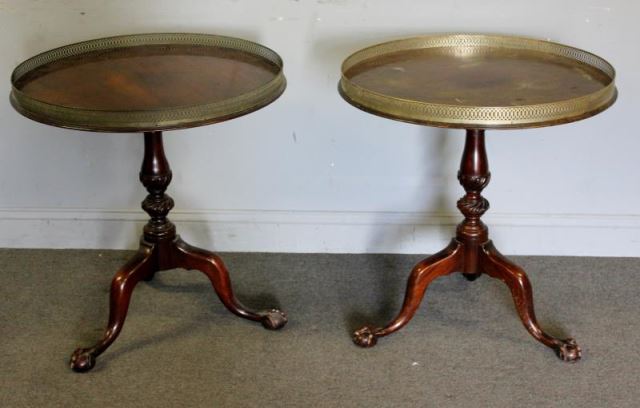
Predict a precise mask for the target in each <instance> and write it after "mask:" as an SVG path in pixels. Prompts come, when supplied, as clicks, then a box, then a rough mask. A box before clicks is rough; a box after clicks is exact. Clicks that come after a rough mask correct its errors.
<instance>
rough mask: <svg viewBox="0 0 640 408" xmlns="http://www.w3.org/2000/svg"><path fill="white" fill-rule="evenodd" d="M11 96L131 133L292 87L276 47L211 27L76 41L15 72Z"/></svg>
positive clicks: (21, 106) (36, 114) (70, 121)
mask: <svg viewBox="0 0 640 408" xmlns="http://www.w3.org/2000/svg"><path fill="white" fill-rule="evenodd" d="M12 84H13V89H12V92H11V102H12V104H13V106H14V107H15V108H16V109H17V110H18V111H19V112H20V113H22V114H23V115H25V116H27V117H29V118H31V119H34V120H36V121H39V122H43V123H47V124H50V125H54V126H60V127H67V128H74V129H83V130H91V131H109V132H130V131H154V130H167V129H176V128H188V127H194V126H199V125H203V124H208V123H214V122H219V121H222V120H227V119H231V118H234V117H237V116H240V115H243V114H246V113H249V112H252V111H254V110H256V109H259V108H261V107H263V106H265V105H267V104H269V103H271V102H272V101H274V100H275V99H277V98H278V97H279V96H280V95H281V94H282V92H283V91H284V88H285V86H286V81H285V78H284V75H283V72H282V60H281V59H280V57H279V56H278V55H277V54H276V53H275V52H274V51H272V50H270V49H268V48H266V47H263V46H261V45H259V44H256V43H253V42H250V41H245V40H241V39H237V38H230V37H221V36H214V35H206V34H143V35H131V36H120V37H110V38H103V39H98V40H92V41H86V42H82V43H78V44H73V45H69V46H66V47H62V48H58V49H55V50H52V51H48V52H45V53H43V54H40V55H38V56H35V57H33V58H31V59H29V60H27V61H25V62H23V63H22V64H20V65H19V66H18V67H17V68H16V69H15V71H14V73H13V75H12Z"/></svg>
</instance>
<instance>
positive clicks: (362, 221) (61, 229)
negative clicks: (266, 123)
mask: <svg viewBox="0 0 640 408" xmlns="http://www.w3.org/2000/svg"><path fill="white" fill-rule="evenodd" d="M170 218H171V219H172V220H173V221H174V222H175V223H176V224H177V225H178V230H179V232H180V234H181V235H182V236H183V237H184V238H185V239H186V240H188V241H189V242H191V243H193V244H196V245H201V246H205V247H208V248H212V249H215V250H218V251H248V252H254V251H256V252H307V253H311V252H330V253H433V252H435V251H437V250H439V249H440V248H441V247H442V246H444V245H445V244H446V243H447V242H448V241H449V239H450V238H451V236H452V233H453V230H454V229H453V226H454V225H455V224H457V223H458V222H459V221H460V216H459V215H457V214H430V213H400V212H321V211H262V210H255V211H236V210H228V211H227V210H211V211H174V212H172V213H171V217H170ZM484 219H485V221H486V222H487V224H488V225H489V226H490V229H491V236H492V239H493V240H494V242H495V243H496V245H497V246H498V247H499V248H500V250H501V251H502V252H504V253H508V254H514V255H576V256H621V257H636V256H640V215H635V214H634V215H603V214H581V215H577V214H491V215H489V214H487V216H486V217H485V218H484ZM145 222H146V220H145V215H144V213H142V212H141V211H139V210H122V211H103V210H76V209H29V210H25V209H0V247H9V248H100V249H133V248H135V247H136V246H137V242H138V237H139V234H140V228H141V227H142V225H144V223H145Z"/></svg>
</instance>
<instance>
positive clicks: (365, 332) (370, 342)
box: [353, 326, 378, 348]
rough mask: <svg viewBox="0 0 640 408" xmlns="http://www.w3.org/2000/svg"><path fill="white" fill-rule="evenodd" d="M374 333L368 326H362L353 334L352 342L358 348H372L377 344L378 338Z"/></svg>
mask: <svg viewBox="0 0 640 408" xmlns="http://www.w3.org/2000/svg"><path fill="white" fill-rule="evenodd" d="M375 332H376V330H375V329H372V328H371V327H369V326H364V327H363V328H361V329H360V330H356V331H355V332H354V333H353V342H354V343H355V344H356V345H358V346H360V347H364V348H369V347H373V346H375V345H376V344H377V343H378V337H377V336H376V334H375Z"/></svg>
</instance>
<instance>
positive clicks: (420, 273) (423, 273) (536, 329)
mask: <svg viewBox="0 0 640 408" xmlns="http://www.w3.org/2000/svg"><path fill="white" fill-rule="evenodd" d="M473 261H476V262H477V263H475V265H473V266H475V267H474V268H470V267H471V266H472V265H470V264H471V263H472V262H473ZM472 269H476V270H475V271H473V272H466V271H469V270H472ZM462 271H465V272H463V274H464V276H465V277H466V278H467V279H469V280H475V279H476V278H477V277H479V276H480V275H481V274H482V273H485V274H487V275H489V276H491V277H492V278H496V279H500V280H501V281H503V282H504V283H505V284H506V285H507V286H508V287H509V289H510V290H511V294H512V296H513V300H514V302H515V305H516V309H517V311H518V315H519V316H520V319H521V320H522V323H523V324H524V326H525V328H526V329H527V330H528V331H529V333H530V334H531V335H532V336H533V337H534V338H535V339H536V340H538V341H540V342H541V343H542V344H544V345H545V346H547V347H550V348H552V349H554V350H555V352H556V354H557V355H558V357H559V358H560V359H562V360H563V361H568V362H574V361H577V360H579V359H580V357H581V350H580V347H579V346H578V345H577V344H576V342H575V340H573V339H563V340H561V339H557V338H555V337H553V336H550V335H549V334H547V333H545V332H544V331H543V330H542V329H541V328H540V325H539V324H538V322H537V320H536V316H535V313H534V310H533V294H532V289H531V283H530V282H529V278H527V275H526V274H525V273H524V271H523V270H522V268H520V267H519V266H517V265H515V264H514V263H512V262H511V261H509V260H508V259H507V258H505V257H504V256H503V255H502V254H500V252H498V250H497V249H496V248H495V247H494V246H493V243H492V242H491V241H487V242H485V243H484V244H480V245H469V244H465V243H463V242H460V241H459V240H457V239H454V240H452V242H451V244H449V246H448V247H447V248H445V249H444V250H442V251H440V252H438V253H437V254H435V255H433V256H431V257H429V258H426V259H425V260H423V261H421V262H420V263H418V264H417V265H416V266H415V267H414V268H413V271H412V272H411V275H410V276H409V282H408V284H407V291H406V295H405V299H404V304H403V305H402V309H401V311H400V313H399V314H398V316H397V317H396V318H395V319H394V320H393V321H391V322H390V323H389V324H387V325H386V326H385V327H383V328H372V327H370V326H365V327H363V328H361V329H359V330H357V331H356V332H355V333H354V334H353V341H354V343H355V344H357V345H358V346H361V347H373V346H375V345H376V343H377V341H378V338H380V337H384V336H388V335H390V334H392V333H394V332H396V331H398V330H400V329H401V328H402V327H404V326H405V325H406V324H407V323H409V321H410V320H411V318H413V316H414V314H415V313H416V311H417V309H418V307H419V306H420V302H421V301H422V298H423V297H424V293H425V291H426V290H427V287H428V286H429V284H430V283H431V282H432V281H433V280H434V279H436V278H438V277H440V276H445V275H449V274H451V273H453V272H462Z"/></svg>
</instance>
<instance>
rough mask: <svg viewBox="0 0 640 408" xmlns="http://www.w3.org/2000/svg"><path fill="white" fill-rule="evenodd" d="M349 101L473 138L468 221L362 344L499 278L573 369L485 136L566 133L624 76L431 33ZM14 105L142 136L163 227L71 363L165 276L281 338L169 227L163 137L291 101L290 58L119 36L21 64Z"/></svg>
mask: <svg viewBox="0 0 640 408" xmlns="http://www.w3.org/2000/svg"><path fill="white" fill-rule="evenodd" d="M342 72H343V75H342V78H341V80H340V85H339V91H340V93H341V95H342V96H343V98H344V99H345V100H347V101H348V102H349V103H351V104H353V105H355V106H356V107H358V108H360V109H363V110H365V111H368V112H371V113H373V114H376V115H379V116H384V117H388V118H392V119H396V120H402V121H408V122H413V123H418V124H422V125H427V126H440V127H449V128H461V129H466V143H465V147H464V151H463V154H462V161H461V164H460V171H459V173H458V179H459V181H460V183H461V185H462V187H463V188H464V189H465V191H466V194H465V196H464V197H463V198H461V199H460V200H459V201H458V208H459V210H460V211H461V212H462V214H463V215H464V221H462V223H461V224H460V225H459V226H458V227H457V231H456V236H455V238H454V239H453V240H452V241H451V243H450V244H449V246H448V247H447V248H445V249H444V250H442V251H441V252H439V253H437V254H435V255H433V256H431V257H428V258H426V259H425V260H423V261H422V262H420V263H419V264H418V265H416V267H415V268H414V269H413V271H412V272H411V275H410V277H409V281H408V284H407V291H406V295H405V299H404V304H403V306H402V309H401V311H400V313H399V314H398V316H397V317H396V318H395V319H393V320H392V321H391V322H390V323H389V324H387V325H386V326H385V327H383V328H376V327H369V326H365V327H363V328H361V329H359V330H357V331H356V332H355V333H354V338H353V340H354V342H355V343H356V344H358V345H360V346H363V347H371V346H374V345H375V344H376V342H377V339H378V338H380V337H383V336H387V335H389V334H391V333H393V332H395V331H397V330H399V329H401V328H402V327H403V326H404V325H406V324H407V323H408V322H409V321H410V320H411V318H412V317H413V315H414V314H415V312H416V310H417V309H418V307H419V305H420V303H421V301H422V298H423V296H424V293H425V291H426V289H427V287H428V285H429V284H430V283H431V282H432V281H433V280H434V279H436V278H437V277H440V276H443V275H448V274H450V273H452V272H461V273H462V274H463V276H465V277H466V278H467V279H468V280H470V281H473V280H475V279H476V278H478V277H479V276H480V275H481V274H487V275H489V276H491V277H494V278H497V279H500V280H502V281H503V282H505V283H506V284H507V285H508V287H509V288H510V290H511V293H512V295H513V298H514V301H515V305H516V309H517V311H518V314H519V316H520V318H521V320H522V322H523V323H524V325H525V327H526V328H527V330H528V331H529V333H531V335H532V336H533V337H534V338H536V339H537V340H539V341H540V342H542V343H543V344H545V345H546V346H548V347H551V348H552V349H554V350H555V351H556V352H557V354H558V356H559V357H560V358H561V359H563V360H565V361H577V360H578V359H579V358H580V356H581V351H580V348H579V347H578V345H577V344H576V342H575V341H574V340H573V339H557V338H555V337H553V336H551V335H549V334H547V333H545V332H544V330H542V328H541V327H540V325H539V324H538V322H537V321H536V317H535V313H534V309H533V297H532V290H531V284H530V282H529V279H528V278H527V275H526V274H525V272H524V271H523V270H522V269H521V268H520V267H518V266H516V265H515V264H513V263H512V262H510V261H509V260H508V259H506V258H505V257H504V256H502V255H501V254H500V253H499V252H498V251H497V250H496V249H495V247H494V246H493V244H492V242H491V241H490V240H489V232H488V228H487V226H486V225H485V224H484V223H483V222H482V221H481V217H482V215H483V214H484V213H485V212H486V211H487V210H488V209H489V203H488V201H487V200H486V199H485V198H484V197H483V196H482V190H483V189H484V188H485V187H486V186H487V184H488V183H489V179H490V177H491V174H490V172H489V165H488V160H487V153H486V150H485V129H489V128H491V129H498V128H525V127H537V126H550V125H556V124H560V123H567V122H572V121H576V120H580V119H583V118H586V117H589V116H592V115H595V114H597V113H599V112H601V111H603V110H604V109H606V108H608V107H609V106H610V105H611V104H613V102H614V101H615V99H616V92H617V91H616V88H615V84H614V79H615V72H614V70H613V68H612V67H611V65H610V64H608V63H607V62H606V61H604V60H603V59H601V58H599V57H597V56H595V55H593V54H590V53H588V52H585V51H582V50H579V49H575V48H572V47H568V46H564V45H560V44H556V43H551V42H546V41H539V40H533V39H526V38H519V37H509V36H495V35H464V34H461V35H432V36H425V37H418V38H411V39H405V40H400V41H394V42H390V43H385V44H380V45H377V46H374V47H370V48H366V49H364V50H361V51H359V52H357V53H355V54H353V55H352V56H350V57H349V58H347V59H346V60H345V62H344V64H343V67H342ZM12 84H13V89H12V92H11V102H12V104H13V106H14V107H15V108H16V109H17V110H18V111H19V112H20V113H21V114H23V115H24V116H26V117H28V118H30V119H33V120H36V121H39V122H43V123H46V124H50V125H54V126H59V127H65V128H72V129H80V130H89V131H96V132H142V133H143V134H144V157H143V160H142V167H141V170H140V181H141V182H142V184H143V185H144V186H145V188H146V189H147V191H148V195H147V197H146V198H145V199H144V201H143V202H142V208H143V210H144V211H146V212H147V213H148V214H149V216H150V220H149V222H148V223H147V225H146V226H145V227H144V231H143V235H142V238H141V241H140V249H139V250H138V252H137V254H136V255H135V256H134V257H133V258H132V259H131V260H130V261H129V262H128V263H127V264H126V265H124V266H123V267H122V268H121V269H120V270H119V271H118V272H117V273H116V275H115V277H114V279H113V281H112V285H111V292H110V309H109V310H110V312H109V320H108V323H107V328H106V330H105V333H104V335H103V337H102V338H101V339H100V340H99V341H98V343H97V344H96V345H94V346H93V347H90V348H80V349H77V350H76V351H75V352H74V353H73V354H72V357H71V362H70V364H71V367H72V368H73V369H74V370H76V371H80V372H83V371H88V370H90V369H91V368H93V367H94V365H95V361H96V357H97V356H99V355H100V354H101V353H103V352H104V351H105V350H106V349H107V348H108V347H109V346H110V345H111V344H112V343H113V342H114V341H115V339H116V338H117V337H118V335H119V333H120V331H121V329H122V326H123V324H124V321H125V318H126V315H127V309H128V306H129V301H130V298H131V295H132V292H133V290H134V288H135V286H136V284H138V283H139V282H140V281H141V280H151V279H152V278H153V276H154V274H155V273H156V272H157V271H162V270H168V269H175V268H187V269H197V270H200V271H202V272H203V273H205V275H206V276H207V277H208V278H209V279H210V280H211V283H212V286H213V288H214V290H215V292H216V293H217V294H218V296H219V298H220V300H221V301H222V303H223V304H224V305H225V307H226V308H227V309H229V310H230V311H231V312H232V313H234V314H236V315H238V316H240V317H243V318H246V319H249V320H253V321H257V322H261V323H262V324H263V325H264V326H265V327H266V328H268V329H274V330H275V329H280V328H282V327H283V326H284V325H285V324H286V322H287V317H286V314H285V313H283V312H282V311H280V310H277V309H267V310H264V311H259V312H255V311H251V310H248V309H247V308H246V307H244V306H243V305H242V304H241V303H240V302H239V301H238V300H237V299H236V298H235V296H234V294H233V290H232V287H231V280H230V278H229V273H228V271H227V269H226V268H225V266H224V263H223V262H222V260H221V259H220V257H218V256H217V255H215V254H214V253H212V252H209V251H206V250H203V249H199V248H195V247H193V246H190V245H188V244H187V243H185V242H184V241H183V240H182V239H181V238H180V237H179V236H178V235H177V234H176V227H175V225H174V224H172V223H171V222H170V221H169V219H168V218H167V215H168V213H169V212H170V210H171V209H172V207H173V205H174V203H173V200H172V199H171V197H169V196H168V195H167V194H166V193H165V191H166V189H167V187H168V185H169V183H170V182H171V175H172V173H171V169H170V166H169V162H168V161H167V158H166V156H165V152H164V147H163V143H162V132H163V131H165V130H171V129H182V128H189V127H194V126H201V125H206V124H211V123H215V122H221V121H224V120H229V119H232V118H235V117H238V116H241V115H244V114H247V113H250V112H252V111H255V110H257V109H260V108H261V107H264V106H266V105H268V104H269V103H271V102H273V101H274V100H276V99H277V98H278V97H279V96H280V95H281V94H282V92H283V91H284V89H285V86H286V81H285V77H284V74H283V72H282V60H281V58H280V57H279V56H278V55H277V54H276V53H275V52H274V51H272V50H270V49H268V48H266V47H264V46H261V45H259V44H255V43H252V42H249V41H244V40H240V39H236V38H229V37H221V36H214V35H205V34H146V35H134V36H120V37H111V38H105V39H99V40H92V41H87V42H82V43H78V44H73V45H70V46H66V47H61V48H58V49H55V50H52V51H48V52H45V53H43V54H40V55H37V56H35V57H33V58H31V59H29V60H27V61H25V62H23V63H22V64H20V65H19V66H18V67H17V68H16V69H15V71H14V73H13V75H12Z"/></svg>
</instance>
